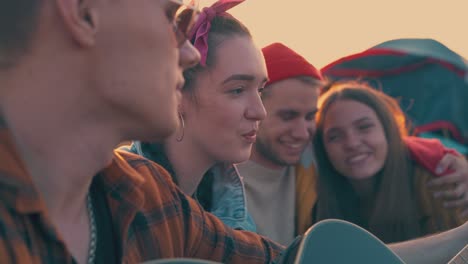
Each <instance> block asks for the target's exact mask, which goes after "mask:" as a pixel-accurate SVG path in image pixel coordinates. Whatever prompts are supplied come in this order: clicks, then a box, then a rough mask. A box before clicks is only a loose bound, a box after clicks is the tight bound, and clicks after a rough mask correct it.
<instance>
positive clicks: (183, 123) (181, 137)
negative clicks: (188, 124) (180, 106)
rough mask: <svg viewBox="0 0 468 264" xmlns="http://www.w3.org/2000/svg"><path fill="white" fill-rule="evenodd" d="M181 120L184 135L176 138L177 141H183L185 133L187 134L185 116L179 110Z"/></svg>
mask: <svg viewBox="0 0 468 264" xmlns="http://www.w3.org/2000/svg"><path fill="white" fill-rule="evenodd" d="M179 120H180V126H181V127H182V135H181V136H180V137H178V138H176V141H177V142H181V141H182V139H184V135H185V122H184V117H183V116H182V114H181V113H180V112H179Z"/></svg>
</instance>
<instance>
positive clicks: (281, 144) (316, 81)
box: [238, 43, 468, 244]
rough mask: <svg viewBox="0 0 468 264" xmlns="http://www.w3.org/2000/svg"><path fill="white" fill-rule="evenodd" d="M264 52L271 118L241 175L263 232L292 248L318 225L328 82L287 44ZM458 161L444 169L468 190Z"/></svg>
mask: <svg viewBox="0 0 468 264" xmlns="http://www.w3.org/2000/svg"><path fill="white" fill-rule="evenodd" d="M262 52H263V55H264V57H265V62H266V66H267V71H268V76H269V81H268V83H267V86H266V89H265V90H264V92H263V94H262V99H263V103H264V106H265V109H266V110H267V117H266V119H265V120H263V121H262V123H261V125H260V128H259V131H258V134H257V141H256V143H255V144H254V147H253V149H252V155H251V158H250V160H249V161H247V162H245V163H242V164H239V165H238V169H239V171H240V173H241V175H242V176H243V178H244V183H245V189H246V196H247V205H248V210H249V212H250V213H251V214H252V216H253V218H254V220H255V222H256V224H257V230H258V232H259V233H260V234H262V235H266V236H268V237H270V238H272V239H274V240H276V241H278V242H281V243H283V244H288V243H289V242H290V241H291V240H292V239H293V238H294V237H295V235H297V234H302V233H303V232H304V231H306V230H307V228H308V227H310V225H311V224H312V208H313V207H314V205H315V201H316V199H317V192H316V175H315V167H314V164H313V153H312V148H311V147H307V146H309V144H310V139H311V137H312V136H313V134H314V132H315V122H314V118H315V113H316V111H317V99H318V97H319V92H320V88H321V87H322V86H323V85H324V84H325V81H324V80H323V78H322V75H321V73H320V71H318V70H317V69H316V68H315V67H314V66H313V65H312V64H310V63H309V62H308V61H307V60H306V59H304V58H303V57H302V56H301V55H299V54H297V53H296V52H295V51H293V50H292V49H290V48H289V47H287V46H285V45H284V44H281V43H273V44H271V45H268V46H266V47H264V48H263V49H262ZM423 144H426V145H429V146H430V144H434V143H433V142H432V143H431V142H429V141H428V142H423ZM437 144H438V143H437ZM409 147H411V146H409ZM434 147H436V146H434ZM414 151H418V149H415V150H414ZM419 154H421V155H424V153H419ZM442 155H443V153H442V154H440V155H439V156H437V157H438V158H440V157H441V156H442ZM413 156H414V153H413ZM416 156H418V155H416ZM454 157H455V156H453V155H450V156H448V155H446V157H444V158H443V159H442V161H441V163H440V164H439V165H440V166H441V167H442V168H446V167H447V163H450V164H451V165H453V164H456V165H455V166H451V167H452V168H454V169H456V170H457V172H456V173H459V175H464V176H465V177H459V178H458V181H459V182H460V185H468V182H466V181H468V180H466V179H467V178H468V177H466V176H467V174H468V172H467V169H466V168H467V167H468V165H467V162H466V160H465V159H463V158H462V157H460V158H454ZM436 161H438V159H436ZM416 162H418V163H419V159H416ZM421 165H423V166H424V164H421ZM432 165H434V164H432ZM426 167H427V166H426ZM427 169H429V170H435V168H427ZM434 172H436V173H437V171H434ZM465 192H466V189H465Z"/></svg>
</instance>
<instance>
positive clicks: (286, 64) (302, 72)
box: [262, 43, 323, 85]
mask: <svg viewBox="0 0 468 264" xmlns="http://www.w3.org/2000/svg"><path fill="white" fill-rule="evenodd" d="M262 52H263V56H264V57H265V62H266V66H267V71H268V78H269V81H268V82H267V85H269V84H272V83H275V82H278V81H281V80H284V79H288V78H292V77H296V76H310V77H312V78H314V79H317V80H319V81H321V80H323V78H322V74H321V73H320V71H318V70H317V69H316V68H315V67H314V66H313V65H312V64H310V63H309V62H308V61H307V60H306V59H304V57H302V56H301V55H299V54H297V53H296V52H295V51H293V50H292V49H290V48H288V47H287V46H285V45H284V44H281V43H273V44H270V45H268V46H266V47H264V48H263V49H262Z"/></svg>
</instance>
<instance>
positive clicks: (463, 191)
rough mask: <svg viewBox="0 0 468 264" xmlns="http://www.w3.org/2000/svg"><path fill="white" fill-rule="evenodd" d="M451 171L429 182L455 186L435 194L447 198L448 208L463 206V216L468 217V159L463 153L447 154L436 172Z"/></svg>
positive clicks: (433, 185)
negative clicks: (458, 154) (457, 154)
mask: <svg viewBox="0 0 468 264" xmlns="http://www.w3.org/2000/svg"><path fill="white" fill-rule="evenodd" d="M447 170H451V172H450V173H448V174H446V175H444V176H441V177H437V178H435V179H433V180H431V181H430V182H429V186H430V187H440V186H444V185H451V186H453V188H450V189H447V190H445V191H437V192H434V196H435V197H437V198H439V197H440V198H442V199H444V200H445V202H444V206H445V207H447V208H453V207H462V208H463V210H462V217H468V161H467V160H466V159H465V157H463V156H462V155H460V156H456V155H454V154H450V153H449V154H446V155H445V156H444V157H443V158H442V159H441V160H440V162H439V164H438V165H437V169H436V173H437V174H442V173H444V172H446V171H447Z"/></svg>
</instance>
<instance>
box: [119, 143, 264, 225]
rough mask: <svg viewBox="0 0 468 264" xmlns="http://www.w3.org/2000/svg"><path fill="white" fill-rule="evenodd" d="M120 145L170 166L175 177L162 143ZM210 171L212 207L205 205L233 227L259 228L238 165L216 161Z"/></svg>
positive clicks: (165, 166) (168, 167) (166, 166)
mask: <svg viewBox="0 0 468 264" xmlns="http://www.w3.org/2000/svg"><path fill="white" fill-rule="evenodd" d="M121 149H123V150H126V151H130V152H132V153H135V154H138V155H141V156H143V157H145V158H147V159H149V160H152V161H154V162H156V163H158V164H160V165H161V166H163V167H164V168H165V169H166V170H168V171H169V173H171V174H172V176H173V177H174V176H175V175H174V170H173V169H172V166H171V164H170V162H169V160H168V159H167V157H166V155H165V153H164V148H163V147H162V145H161V144H149V143H144V142H139V141H135V142H133V144H132V145H131V146H124V147H122V148H121ZM207 173H213V176H214V177H213V182H212V184H213V186H212V199H211V208H205V209H208V210H207V211H209V212H211V213H212V214H214V215H215V216H217V217H218V218H219V219H220V220H221V221H223V222H224V223H225V224H226V225H228V226H230V227H232V228H234V229H242V230H247V231H252V232H256V226H255V223H254V221H253V218H252V216H251V215H250V214H249V213H248V211H247V202H246V199H245V189H244V183H243V181H242V178H241V177H240V175H239V172H238V171H237V168H236V167H235V165H233V164H216V165H215V166H213V167H212V168H211V169H210V170H209V172H207ZM205 175H206V174H205Z"/></svg>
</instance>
